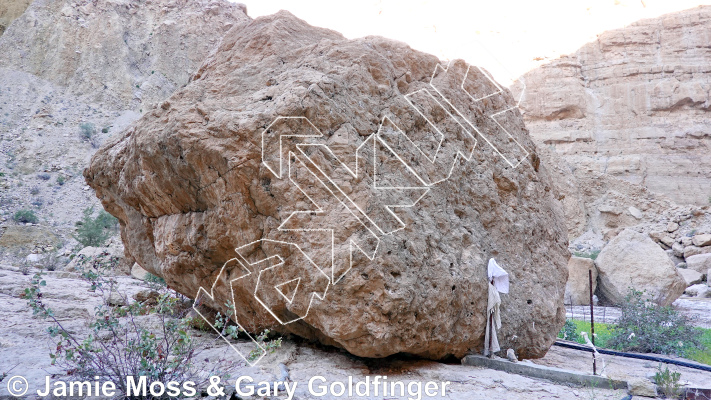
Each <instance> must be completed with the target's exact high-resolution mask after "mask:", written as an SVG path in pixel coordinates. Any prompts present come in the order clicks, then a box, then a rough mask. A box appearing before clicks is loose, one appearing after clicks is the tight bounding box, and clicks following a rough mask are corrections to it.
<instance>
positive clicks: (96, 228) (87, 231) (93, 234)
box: [74, 207, 118, 247]
mask: <svg viewBox="0 0 711 400" xmlns="http://www.w3.org/2000/svg"><path fill="white" fill-rule="evenodd" d="M93 213H94V207H89V208H87V209H85V210H84V216H83V217H82V219H81V221H79V222H77V226H78V228H77V234H76V235H75V236H74V238H75V239H76V240H77V241H78V242H79V243H81V244H83V245H84V246H94V247H98V246H102V245H103V244H104V243H105V242H106V240H107V239H108V238H109V237H110V236H111V234H112V233H113V231H114V230H115V229H116V225H117V223H118V220H117V219H116V218H114V217H113V216H112V215H111V214H109V213H107V212H106V211H104V210H101V212H99V215H97V216H96V218H92V217H91V215H92V214H93Z"/></svg>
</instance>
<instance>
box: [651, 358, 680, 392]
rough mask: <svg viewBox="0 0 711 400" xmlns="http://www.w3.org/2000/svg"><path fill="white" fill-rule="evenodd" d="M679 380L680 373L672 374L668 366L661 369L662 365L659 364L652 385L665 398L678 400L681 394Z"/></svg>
mask: <svg viewBox="0 0 711 400" xmlns="http://www.w3.org/2000/svg"><path fill="white" fill-rule="evenodd" d="M680 379H681V373H680V372H672V371H670V370H669V367H668V366H664V369H662V363H659V366H658V367H657V372H656V373H655V374H654V383H655V384H656V385H657V387H658V388H659V390H660V391H661V392H662V394H663V395H664V397H665V398H668V399H678V398H679V395H680V394H681V383H680V382H679V380H680Z"/></svg>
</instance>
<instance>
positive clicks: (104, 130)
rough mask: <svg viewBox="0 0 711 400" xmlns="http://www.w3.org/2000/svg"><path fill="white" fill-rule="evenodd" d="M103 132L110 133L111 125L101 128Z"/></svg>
mask: <svg viewBox="0 0 711 400" xmlns="http://www.w3.org/2000/svg"><path fill="white" fill-rule="evenodd" d="M101 133H109V127H108V126H105V127H103V128H101Z"/></svg>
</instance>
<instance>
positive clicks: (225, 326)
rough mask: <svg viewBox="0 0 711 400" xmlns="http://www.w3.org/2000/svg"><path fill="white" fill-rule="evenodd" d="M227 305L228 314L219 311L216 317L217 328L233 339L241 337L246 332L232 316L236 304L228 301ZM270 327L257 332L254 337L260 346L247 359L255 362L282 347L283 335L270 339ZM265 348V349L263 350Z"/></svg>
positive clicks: (222, 333) (223, 334)
mask: <svg viewBox="0 0 711 400" xmlns="http://www.w3.org/2000/svg"><path fill="white" fill-rule="evenodd" d="M225 306H226V307H227V315H226V316H222V314H220V313H219V312H218V313H217V317H216V318H215V325H214V326H215V328H217V329H220V330H221V331H222V332H221V335H222V336H225V337H229V338H232V339H235V340H236V339H237V338H238V337H239V334H240V333H243V334H244V333H245V332H244V331H243V330H242V329H240V328H239V327H238V326H237V325H234V324H232V323H231V320H230V318H231V317H232V316H233V315H235V306H234V304H232V302H228V303H226V304H225ZM270 332H271V331H270V330H269V329H265V330H264V331H263V332H262V333H260V334H257V336H256V337H255V338H254V340H256V341H257V343H258V344H259V347H257V348H256V349H253V350H252V351H250V352H249V355H248V356H247V361H249V362H253V361H256V360H257V359H258V358H259V357H261V356H262V355H264V354H272V353H274V352H275V351H276V350H277V349H278V348H280V347H281V337H279V338H276V339H273V340H269V334H270ZM262 349H263V350H262Z"/></svg>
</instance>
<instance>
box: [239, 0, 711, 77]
mask: <svg viewBox="0 0 711 400" xmlns="http://www.w3.org/2000/svg"><path fill="white" fill-rule="evenodd" d="M241 2H244V3H246V4H247V12H248V14H249V15H250V16H251V17H252V18H256V17H258V16H262V15H268V14H273V13H275V12H277V11H279V10H281V9H285V10H288V11H290V12H291V13H292V14H294V15H296V16H297V17H299V18H301V19H303V20H305V21H306V22H308V23H309V24H311V25H315V26H320V27H325V28H330V29H334V30H337V31H339V32H341V33H342V34H343V35H345V36H346V37H348V38H351V39H352V38H357V37H363V36H368V35H379V36H384V37H388V38H392V39H396V40H400V41H403V42H406V43H407V44H409V45H410V46H411V47H413V48H415V49H418V50H422V51H426V52H428V53H432V54H434V55H437V56H439V57H440V59H443V60H447V59H455V58H463V59H465V60H466V61H468V62H469V63H472V64H475V65H480V66H483V67H485V68H486V69H488V70H489V71H491V72H492V73H493V75H494V77H495V78H496V79H497V80H498V81H499V82H500V83H502V84H504V85H507V86H508V85H509V84H510V83H511V81H512V80H513V79H515V78H516V77H518V76H520V75H521V74H523V73H524V72H526V71H528V70H530V69H532V68H535V67H536V66H538V65H540V64H541V63H544V62H546V61H548V60H550V59H554V58H557V57H559V56H560V55H563V54H568V53H572V52H574V51H575V50H576V49H578V48H579V47H581V46H582V45H583V44H585V43H587V42H590V41H592V40H594V39H595V37H596V35H598V34H600V33H602V32H604V31H606V30H609V29H615V28H621V27H624V26H625V25H628V24H630V23H632V22H634V21H637V20H640V19H644V18H653V17H657V16H659V15H662V14H666V13H669V12H674V11H680V10H685V9H689V8H693V7H696V6H698V5H701V4H711V0H487V1H481V0H474V1H464V0H460V1H453V0H438V1H427V0H360V1H334V0H331V1H325V0H299V1H294V0H258V1H254V2H250V1H249V0H242V1H241ZM535 58H540V59H541V60H538V61H536V60H534V59H535Z"/></svg>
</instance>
